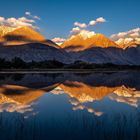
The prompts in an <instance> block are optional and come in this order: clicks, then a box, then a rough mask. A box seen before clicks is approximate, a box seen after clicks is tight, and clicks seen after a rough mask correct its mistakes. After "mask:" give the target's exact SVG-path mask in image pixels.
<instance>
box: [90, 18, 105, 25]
mask: <svg viewBox="0 0 140 140" xmlns="http://www.w3.org/2000/svg"><path fill="white" fill-rule="evenodd" d="M104 22H106V19H105V18H103V17H99V18H97V19H96V20H91V21H90V22H89V26H95V25H96V24H98V23H104Z"/></svg>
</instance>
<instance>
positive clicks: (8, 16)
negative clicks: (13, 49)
mask: <svg viewBox="0 0 140 140" xmlns="http://www.w3.org/2000/svg"><path fill="white" fill-rule="evenodd" d="M139 6H140V1H139V0H127V1H125V0H70V1H68V0H30V1H29V0H24V1H22V0H12V1H11V0H9V1H1V4H0V24H1V25H8V26H12V27H17V26H26V25H27V26H29V27H33V28H36V29H39V30H40V32H41V33H42V34H44V35H45V36H46V37H47V38H50V39H52V38H56V37H57V38H56V39H58V40H59V38H62V40H63V38H67V37H68V36H69V35H73V34H76V33H79V32H81V31H82V32H83V31H86V32H87V33H88V32H90V33H91V34H94V33H95V32H98V33H103V34H105V35H107V36H108V37H110V36H111V35H112V34H115V33H119V32H122V31H127V33H128V31H129V30H132V29H136V28H137V30H135V31H136V33H137V34H138V33H139V29H138V28H139V26H140V14H139V12H138V11H139ZM130 32H131V31H129V33H130ZM129 33H128V34H129ZM132 33H135V32H132ZM123 35H124V34H123ZM125 35H127V34H125ZM133 35H136V34H133Z"/></svg>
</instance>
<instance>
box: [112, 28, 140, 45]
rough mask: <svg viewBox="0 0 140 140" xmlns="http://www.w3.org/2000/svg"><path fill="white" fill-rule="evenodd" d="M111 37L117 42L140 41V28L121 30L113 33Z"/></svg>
mask: <svg viewBox="0 0 140 140" xmlns="http://www.w3.org/2000/svg"><path fill="white" fill-rule="evenodd" d="M110 38H111V39H112V40H114V41H116V43H117V44H122V43H123V44H127V43H130V42H131V41H134V40H135V41H137V42H140V40H139V38H140V28H135V29H132V30H129V31H126V32H119V33H117V34H113V35H111V37H110Z"/></svg>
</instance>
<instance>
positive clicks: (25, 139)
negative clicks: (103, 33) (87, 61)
mask: <svg viewBox="0 0 140 140" xmlns="http://www.w3.org/2000/svg"><path fill="white" fill-rule="evenodd" d="M139 101H140V73H139V72H133V71H131V72H130V71H129V72H127V71H126V72H93V73H88V72H87V73H72V72H71V73H68V72H67V73H42V74H41V73H40V74H39V73H36V74H31V73H29V74H28V73H26V74H24V73H22V74H20V73H19V74H14V73H12V74H8V73H5V74H4V73H3V74H0V140H63V139H64V140H93V139H94V140H120V139H121V140H127V139H129V140H138V139H140V104H139V103H140V102H139Z"/></svg>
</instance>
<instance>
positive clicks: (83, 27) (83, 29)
mask: <svg viewBox="0 0 140 140" xmlns="http://www.w3.org/2000/svg"><path fill="white" fill-rule="evenodd" d="M27 14H30V12H29V13H27ZM104 22H106V19H105V18H103V17H99V18H97V19H95V20H91V21H90V22H89V23H88V24H86V23H80V22H77V21H76V22H74V27H73V28H72V29H71V30H70V33H69V37H70V38H72V37H74V36H75V35H78V34H80V35H81V36H83V37H84V38H85V39H86V38H89V37H91V36H93V35H95V34H96V33H95V32H94V31H91V30H89V28H88V27H90V26H95V25H96V24H98V23H104ZM53 41H54V42H56V43H57V44H59V45H60V44H62V42H64V41H65V39H63V38H59V37H57V38H54V39H53Z"/></svg>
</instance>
